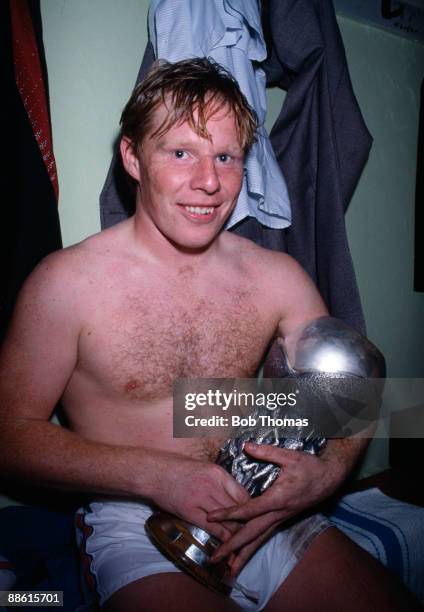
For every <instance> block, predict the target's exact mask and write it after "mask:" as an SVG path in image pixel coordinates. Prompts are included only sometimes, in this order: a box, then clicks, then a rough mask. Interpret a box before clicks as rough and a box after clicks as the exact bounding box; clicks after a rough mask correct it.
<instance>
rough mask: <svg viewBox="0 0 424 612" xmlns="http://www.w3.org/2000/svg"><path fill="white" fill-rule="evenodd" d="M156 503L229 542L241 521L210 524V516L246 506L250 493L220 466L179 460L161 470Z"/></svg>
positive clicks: (154, 496) (154, 498)
mask: <svg viewBox="0 0 424 612" xmlns="http://www.w3.org/2000/svg"><path fill="white" fill-rule="evenodd" d="M152 498H153V501H154V502H155V503H156V504H157V505H158V506H159V507H160V508H162V509H163V510H166V511H168V512H170V513H172V514H175V515H176V516H179V517H180V518H183V519H185V520H187V521H189V522H190V523H193V524H195V525H197V526H199V527H201V528H202V529H205V530H206V531H208V532H209V533H211V534H213V535H215V536H217V537H218V538H219V539H220V540H222V541H223V542H225V541H226V540H228V539H229V538H230V537H231V535H232V534H234V533H235V532H236V531H238V530H239V529H240V527H241V524H240V523H239V522H237V521H227V520H225V519H223V520H220V521H219V522H216V521H210V520H209V518H208V513H209V512H212V511H213V510H220V509H225V508H228V507H234V506H235V505H237V507H238V506H239V505H243V504H245V503H246V502H247V501H248V500H249V499H250V497H249V494H248V493H247V491H246V490H245V489H244V488H243V487H242V486H241V485H240V484H239V483H238V482H237V481H236V480H235V479H234V478H233V477H232V476H230V475H229V474H227V472H226V471H225V470H224V469H223V468H221V467H220V466H219V465H216V464H214V463H204V462H201V461H196V460H193V459H185V458H181V457H178V458H175V459H174V460H173V461H172V464H169V463H168V464H167V466H164V469H159V470H158V479H157V483H156V486H155V493H154V495H152Z"/></svg>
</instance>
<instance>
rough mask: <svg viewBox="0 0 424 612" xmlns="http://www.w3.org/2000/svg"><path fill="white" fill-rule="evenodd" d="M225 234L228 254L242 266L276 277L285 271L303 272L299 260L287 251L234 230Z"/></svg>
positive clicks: (288, 272)
mask: <svg viewBox="0 0 424 612" xmlns="http://www.w3.org/2000/svg"><path fill="white" fill-rule="evenodd" d="M224 234H225V236H224V238H225V246H226V249H227V255H229V256H230V257H231V261H233V262H234V263H236V264H237V265H240V266H241V267H242V268H248V269H249V270H250V271H252V272H257V273H258V274H260V275H262V276H265V277H268V276H272V277H273V278H274V279H275V275H277V276H278V277H280V276H281V275H284V274H285V273H287V274H290V273H291V274H293V273H294V274H296V272H298V273H299V272H300V273H302V272H303V271H302V268H301V266H300V265H299V264H298V263H297V261H296V260H295V259H293V257H291V256H290V255H288V254H287V253H282V252H280V251H272V250H271V249H266V248H264V247H262V246H260V245H258V244H256V243H255V242H253V241H252V240H250V239H248V238H244V237H243V236H238V235H237V234H234V233H232V232H228V231H227V232H225V233H224Z"/></svg>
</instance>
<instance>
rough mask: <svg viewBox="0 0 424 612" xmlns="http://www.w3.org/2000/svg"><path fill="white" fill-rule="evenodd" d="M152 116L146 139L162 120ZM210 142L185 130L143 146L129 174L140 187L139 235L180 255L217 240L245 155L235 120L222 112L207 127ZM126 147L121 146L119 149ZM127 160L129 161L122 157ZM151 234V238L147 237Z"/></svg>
mask: <svg viewBox="0 0 424 612" xmlns="http://www.w3.org/2000/svg"><path fill="white" fill-rule="evenodd" d="M166 116H167V110H166V107H165V106H164V105H162V106H161V107H159V109H158V110H157V111H156V113H155V117H154V124H153V126H152V131H151V132H150V133H151V134H152V133H154V131H155V130H156V129H157V128H158V127H159V126H160V125H162V123H163V121H164V120H165V119H166ZM207 130H208V132H209V134H210V135H211V140H208V139H206V138H202V137H201V136H199V135H197V134H196V133H195V132H194V131H193V130H192V129H191V128H190V126H189V125H188V123H183V124H182V125H179V126H176V127H173V128H171V129H170V130H169V131H168V132H166V133H165V134H163V135H161V136H159V137H150V136H149V134H148V135H147V136H146V137H145V139H144V140H143V143H142V146H141V147H140V150H139V155H138V158H137V157H135V156H134V159H133V160H132V161H133V162H134V165H133V168H135V171H133V172H131V171H130V169H129V167H128V164H127V163H126V160H125V153H124V152H123V158H124V164H125V165H126V168H127V171H129V172H130V174H131V175H132V176H133V177H134V178H136V180H138V181H139V183H140V194H141V195H140V198H139V202H138V205H137V206H138V208H137V213H136V214H137V216H138V219H137V221H138V222H140V227H142V228H143V231H144V232H145V231H146V230H147V231H148V232H149V233H150V234H149V235H150V236H152V237H153V236H155V237H156V238H158V239H159V240H162V239H163V238H165V239H167V240H168V241H171V242H172V243H173V244H175V245H176V246H178V247H180V248H181V247H182V248H185V249H199V248H204V247H206V246H207V245H208V244H210V243H211V241H212V240H213V239H214V238H215V237H216V236H217V234H218V233H219V231H220V229H221V228H222V226H223V224H224V223H225V221H226V219H227V218H228V216H229V215H230V213H231V212H232V210H233V208H234V206H235V203H236V201H237V197H238V195H239V193H240V189H241V184H242V178H243V159H244V154H243V151H242V149H241V146H240V144H239V141H238V138H237V131H236V124H235V120H234V115H233V114H232V113H231V112H229V111H228V110H227V109H225V108H223V109H221V110H219V111H218V112H217V113H216V114H215V115H213V116H212V117H211V118H210V119H209V121H208V122H207ZM124 146H125V145H124ZM127 155H131V153H130V152H128V151H127ZM151 232H153V234H152V233H151Z"/></svg>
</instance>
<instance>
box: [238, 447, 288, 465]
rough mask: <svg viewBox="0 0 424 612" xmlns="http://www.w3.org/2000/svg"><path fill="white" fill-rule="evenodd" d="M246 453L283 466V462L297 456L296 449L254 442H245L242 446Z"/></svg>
mask: <svg viewBox="0 0 424 612" xmlns="http://www.w3.org/2000/svg"><path fill="white" fill-rule="evenodd" d="M244 450H245V451H246V453H247V454H248V455H250V456H252V457H255V459H263V460H264V461H268V462H269V463H276V464H277V465H280V466H283V465H284V463H291V462H292V461H296V460H297V459H298V458H299V453H298V451H294V450H290V449H288V448H280V447H279V446H271V445H270V444H255V443H254V442H246V444H245V446H244Z"/></svg>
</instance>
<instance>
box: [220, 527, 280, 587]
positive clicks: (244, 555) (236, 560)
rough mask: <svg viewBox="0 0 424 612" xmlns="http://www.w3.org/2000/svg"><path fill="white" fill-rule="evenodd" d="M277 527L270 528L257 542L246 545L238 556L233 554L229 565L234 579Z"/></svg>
mask: <svg viewBox="0 0 424 612" xmlns="http://www.w3.org/2000/svg"><path fill="white" fill-rule="evenodd" d="M275 527H276V525H271V527H269V529H267V530H266V532H265V533H263V534H262V535H261V536H259V537H258V538H256V540H254V541H253V542H250V544H246V546H243V548H242V549H241V550H240V552H239V553H238V555H234V553H231V560H229V563H228V564H229V566H230V575H231V576H232V577H233V578H235V577H236V576H238V574H239V573H240V571H241V570H242V569H243V567H244V566H245V565H246V563H247V562H248V561H249V559H250V557H251V556H252V555H253V554H254V553H255V552H256V550H257V549H258V548H259V546H261V545H262V544H263V543H264V542H265V540H267V539H268V538H269V537H270V535H271V534H272V532H273V531H274V529H275Z"/></svg>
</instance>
